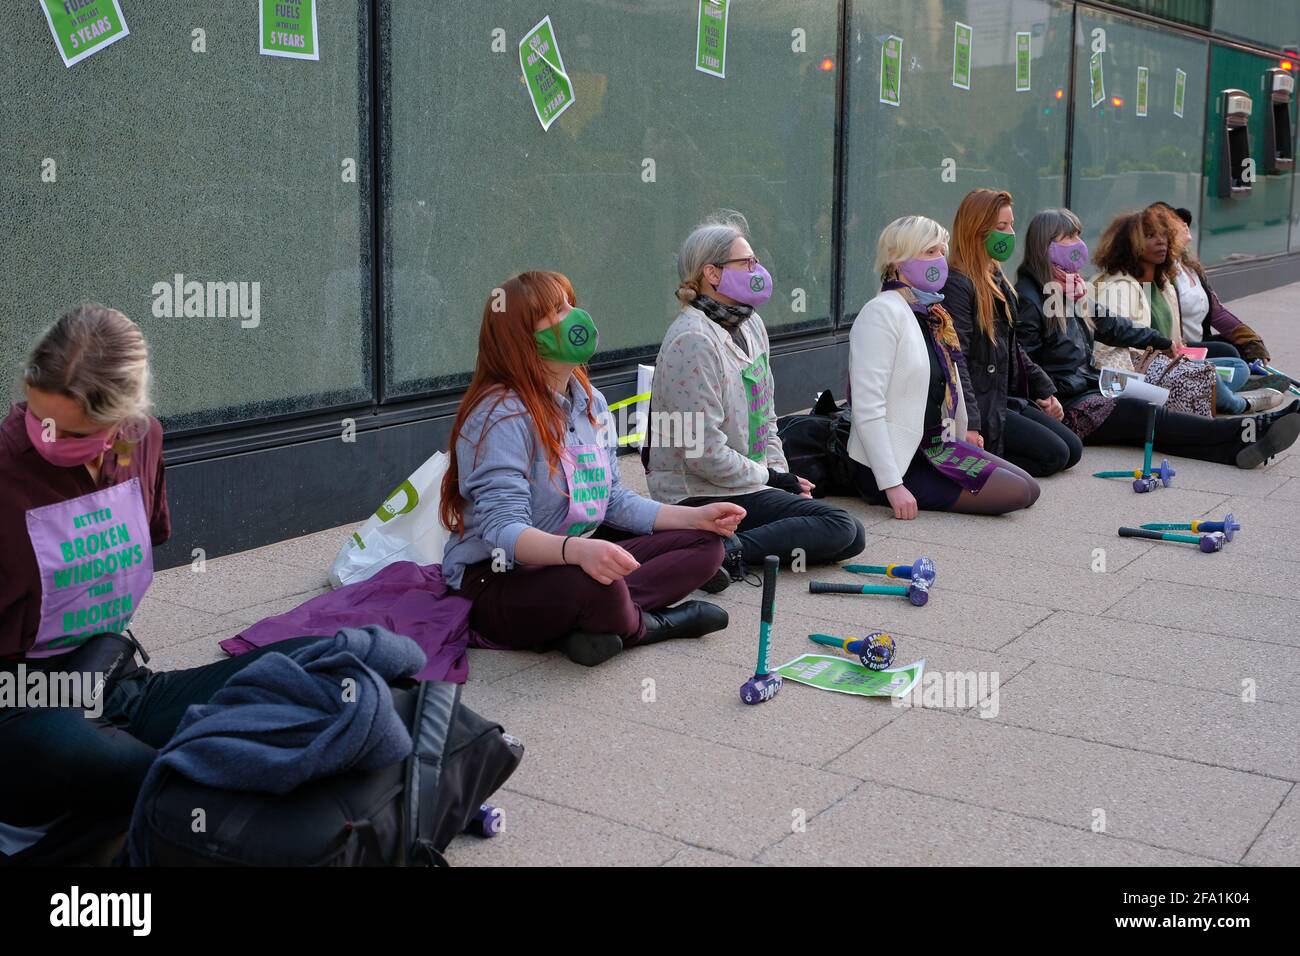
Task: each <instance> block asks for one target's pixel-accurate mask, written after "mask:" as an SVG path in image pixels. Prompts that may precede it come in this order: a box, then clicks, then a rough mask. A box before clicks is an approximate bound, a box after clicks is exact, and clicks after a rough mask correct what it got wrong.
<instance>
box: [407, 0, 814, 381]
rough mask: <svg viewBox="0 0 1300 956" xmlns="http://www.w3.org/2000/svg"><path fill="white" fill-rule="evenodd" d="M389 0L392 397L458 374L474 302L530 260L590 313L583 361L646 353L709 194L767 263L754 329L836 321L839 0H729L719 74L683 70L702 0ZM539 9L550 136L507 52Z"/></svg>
mask: <svg viewBox="0 0 1300 956" xmlns="http://www.w3.org/2000/svg"><path fill="white" fill-rule="evenodd" d="M383 10H384V15H385V17H386V18H387V24H386V28H385V33H386V36H387V40H386V43H387V58H388V70H389V71H390V72H391V81H390V89H389V91H388V95H389V106H388V110H389V111H388V113H387V117H386V129H387V133H386V135H387V137H388V138H389V139H390V140H391V165H390V167H389V175H390V177H391V193H390V200H391V202H390V205H389V207H388V210H387V215H388V217H389V218H388V226H389V228H388V231H389V234H390V236H391V260H390V268H391V270H392V275H391V287H390V288H388V289H386V298H387V308H386V310H385V312H386V330H387V332H386V335H387V342H386V350H387V359H386V360H387V363H388V365H387V368H388V376H387V381H388V387H387V393H388V395H389V396H393V395H404V394H412V393H415V392H420V391H424V390H428V389H432V388H444V387H449V386H454V385H457V384H460V383H462V382H464V381H465V380H466V379H467V377H468V372H469V370H470V369H471V366H472V364H473V361H474V355H475V351H476V342H477V336H478V329H479V322H480V318H481V316H482V310H483V304H484V302H485V301H486V300H487V298H488V295H489V293H490V292H491V290H492V289H493V288H494V287H495V286H496V285H497V284H498V283H500V282H501V281H502V280H504V279H505V278H507V277H509V276H510V275H512V274H514V273H516V272H519V271H521V270H524V269H555V270H558V271H560V272H563V273H565V274H567V275H568V276H569V277H570V278H571V279H572V280H573V282H574V285H575V288H576V289H577V292H578V296H579V299H580V300H581V301H582V303H583V305H584V307H586V308H587V309H588V310H589V311H590V312H591V314H592V316H593V317H594V318H595V320H596V322H597V324H598V325H599V326H600V330H601V343H600V351H599V352H598V353H597V355H596V359H595V364H597V365H599V364H600V363H601V362H602V361H605V362H608V361H611V360H617V359H620V358H624V359H625V358H627V357H629V356H631V355H633V354H636V355H645V354H651V355H652V354H654V351H655V350H656V348H657V346H658V343H659V342H660V340H661V338H662V336H663V333H664V331H665V330H666V328H667V325H668V322H669V321H670V320H671V318H672V317H673V315H674V314H675V312H676V299H675V297H674V292H675V290H676V288H677V274H676V266H675V256H676V252H677V249H678V247H679V246H680V244H681V241H682V239H684V238H685V236H686V234H687V233H688V232H689V231H690V229H691V228H692V226H694V225H695V224H696V223H697V222H698V221H700V220H701V219H702V218H704V216H706V215H707V214H708V213H710V212H712V211H713V210H715V209H718V208H720V207H725V208H731V209H738V210H740V211H741V212H743V213H745V215H746V216H748V218H749V222H750V226H751V229H752V232H753V245H754V248H755V250H756V252H757V254H758V255H759V257H760V258H761V259H762V260H763V262H764V263H765V264H766V265H767V266H768V268H769V269H770V270H771V271H772V273H773V275H774V276H775V280H776V285H775V288H776V293H775V295H774V296H773V298H772V300H771V302H769V303H768V305H767V306H766V307H765V308H764V309H763V310H762V314H763V319H764V321H765V322H766V323H767V325H768V326H769V327H770V328H772V329H774V330H792V329H796V328H799V327H803V326H816V325H828V324H829V310H830V276H831V255H830V248H831V246H830V242H831V206H832V197H833V173H834V132H835V97H836V74H837V69H838V66H839V65H838V64H836V63H835V62H834V57H835V52H836V42H837V34H838V26H839V23H838V13H837V5H836V4H835V3H829V2H826V0H770V2H764V3H761V4H760V3H735V4H733V5H732V9H731V15H730V23H729V24H728V43H727V59H726V79H725V80H724V79H718V78H715V77H712V76H708V75H706V74H704V73H701V72H697V71H696V69H695V59H694V53H695V37H696V20H697V5H696V4H693V3H690V2H682V0H641V2H637V3H620V4H611V3H607V2H597V0H554V2H552V3H550V4H548V5H545V6H544V7H537V6H532V5H520V4H518V3H509V2H505V0H481V2H475V3H455V4H451V3H448V4H440V5H439V6H438V13H437V15H436V16H431V15H430V10H429V5H428V4H427V3H424V2H416V0H389V2H386V3H385V4H384V7H383ZM544 14H549V15H550V18H551V24H552V26H553V28H554V31H555V35H556V40H557V45H558V47H559V51H560V54H561V56H562V58H563V60H564V66H565V69H566V71H567V72H568V73H569V75H570V77H571V78H572V81H573V87H574V90H575V92H576V102H575V103H574V105H573V106H571V107H569V109H568V111H567V112H565V113H564V114H563V115H561V116H560V117H559V118H558V119H557V120H556V121H555V123H554V124H553V125H552V126H551V128H550V130H549V131H546V132H543V130H542V128H541V125H540V124H539V123H538V121H537V118H536V116H535V115H534V113H533V107H532V105H531V103H530V100H529V98H528V95H527V93H526V91H525V87H524V84H523V80H522V77H521V75H520V69H519V55H518V43H519V41H520V39H521V38H522V37H523V36H524V34H525V33H527V32H528V31H529V30H531V29H532V27H533V26H534V24H536V23H537V22H538V21H539V20H540V19H541V17H542V16H543V15H544ZM498 28H499V29H501V30H503V31H504V36H505V41H504V52H494V50H493V31H494V30H497V29H498ZM796 30H797V31H800V34H801V35H802V39H801V38H800V36H799V35H795V34H794V31H796ZM800 43H801V44H802V45H803V47H804V50H803V51H802V52H795V51H794V50H793V49H792V47H794V46H795V45H796V44H800ZM828 60H829V62H826V61H828ZM823 67H825V68H823ZM647 161H653V167H651V166H650V165H648V163H647ZM651 174H653V181H646V180H648V179H649V178H650V176H651ZM797 288H798V289H803V290H804V292H805V294H806V295H805V301H804V303H803V306H804V311H802V312H796V311H793V308H792V307H793V306H795V305H798V304H799V303H798V302H797V301H796V297H794V296H792V294H791V293H792V292H793V290H795V289H797Z"/></svg>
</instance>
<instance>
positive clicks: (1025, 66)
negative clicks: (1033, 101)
mask: <svg viewBox="0 0 1300 956" xmlns="http://www.w3.org/2000/svg"><path fill="white" fill-rule="evenodd" d="M1030 39H1031V37H1030V34H1028V33H1017V34H1016V92H1017V93H1028V92H1029V87H1030V83H1029V69H1030V62H1031V56H1030V45H1029V43H1030Z"/></svg>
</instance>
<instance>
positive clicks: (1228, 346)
mask: <svg viewBox="0 0 1300 956" xmlns="http://www.w3.org/2000/svg"><path fill="white" fill-rule="evenodd" d="M1186 344H1187V347H1188V348H1189V349H1205V357H1206V358H1212V359H1215V358H1241V353H1240V352H1238V351H1237V346H1235V345H1233V344H1232V343H1231V342H1229V341H1228V340H1227V339H1225V338H1222V337H1221V336H1218V335H1212V336H1210V337H1209V338H1208V339H1206V340H1205V341H1204V342H1188V343H1186Z"/></svg>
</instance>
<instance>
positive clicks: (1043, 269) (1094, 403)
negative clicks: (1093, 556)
mask: <svg viewBox="0 0 1300 956" xmlns="http://www.w3.org/2000/svg"><path fill="white" fill-rule="evenodd" d="M1082 231H1083V227H1082V225H1081V224H1080V222H1079V218H1078V217H1077V216H1076V215H1075V214H1074V213H1072V212H1071V211H1070V210H1068V209H1048V210H1045V211H1043V212H1040V213H1039V214H1038V215H1037V216H1035V217H1034V218H1033V220H1032V221H1031V222H1030V223H1029V231H1028V234H1027V236H1026V238H1025V246H1026V248H1025V260H1024V262H1023V263H1022V264H1021V266H1020V278H1019V281H1018V282H1017V283H1016V292H1017V293H1018V294H1019V296H1020V314H1019V317H1018V318H1017V320H1016V323H1017V330H1018V331H1019V333H1020V341H1021V342H1023V343H1024V346H1025V348H1026V350H1028V352H1029V354H1030V355H1031V356H1033V358H1034V361H1036V362H1037V363H1038V364H1039V365H1040V366H1042V367H1043V368H1044V369H1045V370H1046V371H1047V373H1048V374H1049V375H1051V376H1052V381H1053V382H1055V383H1056V394H1057V395H1058V396H1060V399H1061V401H1062V403H1064V405H1065V423H1066V424H1067V425H1069V426H1070V428H1071V429H1072V430H1073V431H1074V432H1075V434H1077V435H1078V436H1079V437H1080V438H1081V439H1083V442H1084V444H1085V445H1128V446H1131V447H1135V448H1140V447H1142V446H1143V445H1144V444H1145V442H1146V415H1147V405H1146V403H1145V402H1140V401H1136V400H1134V399H1119V400H1116V399H1113V398H1108V397H1106V396H1104V395H1102V394H1101V393H1100V391H1099V390H1098V372H1097V368H1096V366H1095V365H1094V364H1093V344H1094V340H1095V341H1098V342H1101V343H1102V344H1103V345H1108V346H1114V347H1116V348H1126V349H1127V348H1135V349H1143V348H1156V349H1167V348H1169V347H1170V345H1171V344H1172V343H1171V342H1170V339H1169V338H1168V337H1167V336H1165V335H1163V334H1162V333H1160V332H1159V331H1157V330H1155V329H1153V328H1151V327H1150V326H1148V325H1145V324H1143V325H1135V324H1134V323H1132V322H1130V321H1129V320H1128V319H1127V318H1126V317H1124V316H1118V315H1112V314H1111V313H1110V312H1109V311H1107V310H1106V309H1105V308H1102V307H1099V306H1097V305H1096V304H1095V303H1094V302H1093V301H1092V298H1091V296H1090V295H1089V293H1088V287H1087V285H1086V284H1085V283H1084V282H1083V280H1082V279H1081V278H1080V277H1079V275H1078V269H1079V266H1080V264H1081V263H1083V262H1086V261H1087V258H1088V252H1087V247H1086V246H1084V245H1083V240H1082V239H1081V238H1080V233H1081V232H1082ZM1158 294H1159V293H1157V295H1158ZM1241 421H1242V420H1241V419H1236V418H1215V419H1211V418H1202V417H1201V416H1199V415H1186V414H1183V413H1182V412H1173V411H1169V410H1167V409H1164V408H1161V409H1158V410H1157V412H1156V435H1155V447H1156V449H1157V450H1159V451H1160V452H1162V453H1164V454H1168V455H1178V456H1180V457H1183V458H1195V459H1199V460H1201V461H1216V462H1221V463H1223V464H1229V465H1236V466H1237V467H1238V468H1255V467H1257V466H1259V465H1261V464H1263V463H1264V462H1265V461H1266V460H1267V459H1268V458H1270V457H1271V456H1273V455H1276V454H1277V453H1278V452H1280V451H1282V450H1284V449H1286V448H1288V447H1290V446H1291V444H1292V443H1294V442H1295V440H1296V436H1297V435H1300V414H1297V413H1296V412H1295V411H1294V409H1293V408H1292V409H1288V410H1287V411H1285V412H1274V413H1270V414H1265V415H1257V416H1255V422H1256V428H1255V437H1256V439H1257V440H1256V441H1253V442H1245V441H1243V440H1242V438H1243V435H1244V434H1245V433H1246V431H1245V429H1243V428H1242V425H1241Z"/></svg>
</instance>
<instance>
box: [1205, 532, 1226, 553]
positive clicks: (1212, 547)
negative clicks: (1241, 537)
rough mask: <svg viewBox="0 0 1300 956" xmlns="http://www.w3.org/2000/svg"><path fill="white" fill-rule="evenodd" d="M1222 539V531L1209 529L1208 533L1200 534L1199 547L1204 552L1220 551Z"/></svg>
mask: <svg viewBox="0 0 1300 956" xmlns="http://www.w3.org/2000/svg"><path fill="white" fill-rule="evenodd" d="M1224 540H1225V539H1224V536H1223V532H1222V531H1211V532H1210V533H1209V534H1203V535H1201V543H1200V549H1201V550H1202V551H1204V552H1205V553H1206V554H1212V553H1213V552H1215V551H1222V550H1223V544H1224Z"/></svg>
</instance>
